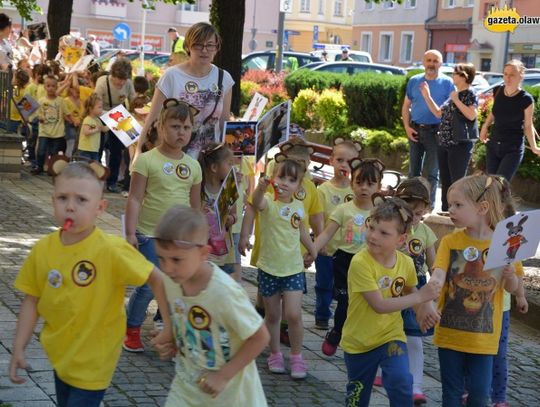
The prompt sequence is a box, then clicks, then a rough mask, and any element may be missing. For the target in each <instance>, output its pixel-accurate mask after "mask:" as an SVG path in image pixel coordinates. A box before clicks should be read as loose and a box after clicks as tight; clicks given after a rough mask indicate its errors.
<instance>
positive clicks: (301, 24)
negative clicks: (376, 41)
mask: <svg viewBox="0 0 540 407" xmlns="http://www.w3.org/2000/svg"><path fill="white" fill-rule="evenodd" d="M354 5H355V0H295V1H293V2H292V10H291V12H290V13H286V15H285V29H286V31H285V40H286V41H285V42H286V47H287V49H293V50H295V51H303V52H309V51H312V50H313V46H314V44H315V43H323V44H343V45H347V46H349V47H352V48H355V49H358V47H357V46H356V47H355V46H354V44H353V43H352V36H351V34H352V20H353V15H354Z"/></svg>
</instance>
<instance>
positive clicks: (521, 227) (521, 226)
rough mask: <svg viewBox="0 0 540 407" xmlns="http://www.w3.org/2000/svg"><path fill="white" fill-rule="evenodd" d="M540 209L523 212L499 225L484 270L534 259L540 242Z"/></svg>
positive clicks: (494, 233)
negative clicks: (530, 258)
mask: <svg viewBox="0 0 540 407" xmlns="http://www.w3.org/2000/svg"><path fill="white" fill-rule="evenodd" d="M538 225H540V209H538V210H535V211H527V212H521V213H518V214H516V215H513V216H510V217H509V218H506V219H504V220H502V221H500V222H499V223H498V224H497V227H496V228H495V232H493V238H492V239H491V244H490V246H489V252H488V256H487V260H486V263H485V265H484V270H491V269H494V268H497V267H503V266H506V265H508V264H511V263H515V262H516V261H521V260H525V259H528V258H529V257H533V256H534V255H535V254H536V251H537V250H538V243H539V242H540V228H539V227H538Z"/></svg>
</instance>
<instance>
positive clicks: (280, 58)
mask: <svg viewBox="0 0 540 407" xmlns="http://www.w3.org/2000/svg"><path fill="white" fill-rule="evenodd" d="M277 31H278V32H277V51H276V72H278V73H279V72H281V67H282V65H283V34H284V31H285V13H284V12H282V11H280V12H279V19H278V30H277Z"/></svg>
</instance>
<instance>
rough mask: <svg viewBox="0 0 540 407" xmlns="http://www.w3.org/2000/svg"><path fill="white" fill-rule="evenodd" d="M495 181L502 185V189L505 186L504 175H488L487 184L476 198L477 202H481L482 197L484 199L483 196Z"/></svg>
mask: <svg viewBox="0 0 540 407" xmlns="http://www.w3.org/2000/svg"><path fill="white" fill-rule="evenodd" d="M493 181H496V182H498V183H499V185H500V186H501V190H502V189H503V188H504V181H503V180H502V177H498V176H495V175H488V177H487V178H486V185H485V186H484V190H483V191H482V193H481V194H480V195H478V198H476V202H477V203H478V202H480V199H482V197H483V196H484V195H485V194H486V192H487V190H488V189H489V187H490V186H491V185H493Z"/></svg>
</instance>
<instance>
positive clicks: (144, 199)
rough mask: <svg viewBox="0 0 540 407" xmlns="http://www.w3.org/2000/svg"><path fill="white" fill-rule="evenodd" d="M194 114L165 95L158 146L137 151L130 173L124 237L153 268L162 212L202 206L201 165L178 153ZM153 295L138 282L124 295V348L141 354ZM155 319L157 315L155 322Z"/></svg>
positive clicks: (182, 153)
mask: <svg viewBox="0 0 540 407" xmlns="http://www.w3.org/2000/svg"><path fill="white" fill-rule="evenodd" d="M193 115H194V112H193V110H192V107H191V106H189V105H188V104H187V103H184V102H181V101H179V100H177V99H166V100H165V101H164V102H163V108H162V110H161V112H160V115H159V118H158V123H157V128H158V132H159V140H160V144H159V145H158V146H157V147H156V148H154V149H152V150H150V151H147V152H146V153H142V154H141V155H139V156H138V157H137V159H136V160H135V162H134V163H133V168H132V171H131V186H130V189H129V195H128V199H127V204H126V217H125V226H126V239H127V241H128V242H129V243H130V244H132V245H133V246H134V247H136V248H138V249H139V251H140V252H141V253H142V254H143V255H144V256H145V257H146V258H147V259H148V260H149V261H151V262H152V263H154V265H156V266H159V263H158V258H157V254H156V249H155V240H154V238H153V235H154V228H155V227H156V225H157V224H158V222H159V219H160V218H161V216H162V215H163V213H165V212H166V211H167V210H168V209H169V208H171V207H172V206H174V205H177V204H178V203H180V204H183V205H189V206H191V207H192V208H196V209H200V208H201V181H202V174H201V167H200V166H199V163H198V162H197V161H195V160H194V159H193V158H191V157H190V156H189V155H187V154H185V153H184V152H183V151H182V148H183V147H184V146H186V145H187V143H188V142H189V140H190V138H191V130H192V126H193ZM152 298H153V296H152V291H151V290H150V288H149V287H148V286H146V285H143V286H141V287H137V289H135V291H134V292H133V294H132V295H131V297H130V299H129V303H128V305H127V314H128V320H127V333H126V340H125V341H124V349H125V350H127V351H128V352H144V345H143V343H142V341H141V326H142V324H143V322H144V320H145V318H146V309H147V308H148V304H149V303H150V301H151V300H152ZM160 319H161V316H160V315H159V314H157V315H156V317H155V321H156V322H158V321H159V320H160Z"/></svg>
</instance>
